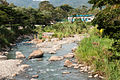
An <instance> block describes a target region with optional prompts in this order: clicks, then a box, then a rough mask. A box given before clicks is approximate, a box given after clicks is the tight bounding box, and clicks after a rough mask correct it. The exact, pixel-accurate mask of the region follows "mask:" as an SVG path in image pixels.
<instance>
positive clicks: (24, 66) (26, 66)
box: [20, 64, 30, 71]
mask: <svg viewBox="0 0 120 80" xmlns="http://www.w3.org/2000/svg"><path fill="white" fill-rule="evenodd" d="M29 67H30V66H29V65H27V64H23V65H21V66H20V68H21V70H22V71H24V69H26V68H29Z"/></svg>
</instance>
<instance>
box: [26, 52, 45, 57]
mask: <svg viewBox="0 0 120 80" xmlns="http://www.w3.org/2000/svg"><path fill="white" fill-rule="evenodd" d="M43 54H44V53H43V52H42V51H41V50H35V51H33V52H32V53H31V54H30V55H29V57H28V59H32V58H41V57H43Z"/></svg>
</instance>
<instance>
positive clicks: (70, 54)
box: [64, 53, 74, 58]
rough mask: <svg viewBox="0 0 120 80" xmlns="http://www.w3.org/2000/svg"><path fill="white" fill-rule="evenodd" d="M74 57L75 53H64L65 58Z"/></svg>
mask: <svg viewBox="0 0 120 80" xmlns="http://www.w3.org/2000/svg"><path fill="white" fill-rule="evenodd" d="M73 57H74V53H68V54H66V55H64V58H73Z"/></svg>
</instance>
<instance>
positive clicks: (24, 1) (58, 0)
mask: <svg viewBox="0 0 120 80" xmlns="http://www.w3.org/2000/svg"><path fill="white" fill-rule="evenodd" d="M42 1H43V0H42ZM49 1H50V3H52V4H53V5H54V6H60V5H62V4H69V5H71V6H72V7H79V6H82V5H86V6H90V5H89V4H88V3H87V2H88V0H49ZM7 2H9V3H14V4H15V5H16V6H22V7H33V8H38V5H39V2H40V1H38V0H37V1H35V0H7Z"/></svg>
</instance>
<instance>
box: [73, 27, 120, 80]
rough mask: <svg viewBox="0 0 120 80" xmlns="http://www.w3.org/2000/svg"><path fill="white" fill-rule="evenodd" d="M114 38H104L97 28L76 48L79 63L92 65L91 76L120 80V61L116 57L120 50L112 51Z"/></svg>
mask: <svg viewBox="0 0 120 80" xmlns="http://www.w3.org/2000/svg"><path fill="white" fill-rule="evenodd" d="M113 42H114V41H113V40H112V39H109V38H107V37H104V38H102V37H101V36H100V35H99V32H98V30H97V28H93V29H92V30H91V31H90V37H89V38H84V39H83V40H82V41H81V42H80V43H79V46H78V48H77V50H76V52H75V53H76V58H77V59H78V62H79V63H85V64H86V65H89V66H91V67H92V70H93V72H92V73H90V75H91V76H90V77H94V76H95V75H96V76H98V77H99V76H100V77H101V78H103V79H105V80H119V79H120V73H119V70H120V68H119V66H120V64H119V63H120V61H119V59H116V58H115V57H114V55H115V54H117V55H118V56H119V53H118V52H113V51H112V44H113Z"/></svg>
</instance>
